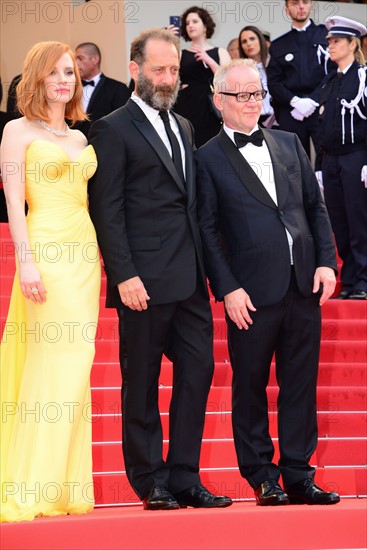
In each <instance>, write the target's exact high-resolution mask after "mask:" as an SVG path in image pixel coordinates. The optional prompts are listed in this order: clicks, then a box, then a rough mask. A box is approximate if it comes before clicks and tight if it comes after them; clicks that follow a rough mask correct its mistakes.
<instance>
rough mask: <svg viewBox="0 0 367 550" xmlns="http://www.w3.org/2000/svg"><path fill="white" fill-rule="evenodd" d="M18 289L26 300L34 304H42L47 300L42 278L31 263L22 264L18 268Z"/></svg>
mask: <svg viewBox="0 0 367 550" xmlns="http://www.w3.org/2000/svg"><path fill="white" fill-rule="evenodd" d="M19 279H20V287H21V289H22V292H23V295H24V297H25V298H27V300H32V302H34V303H35V304H36V303H37V302H38V303H39V304H43V303H44V302H46V300H47V296H46V294H47V291H46V289H45V287H44V285H43V282H42V277H41V274H40V272H39V271H38V269H37V267H36V266H35V264H34V263H33V262H29V263H27V262H24V263H21V264H20V267H19Z"/></svg>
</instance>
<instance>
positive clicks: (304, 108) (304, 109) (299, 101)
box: [291, 96, 319, 118]
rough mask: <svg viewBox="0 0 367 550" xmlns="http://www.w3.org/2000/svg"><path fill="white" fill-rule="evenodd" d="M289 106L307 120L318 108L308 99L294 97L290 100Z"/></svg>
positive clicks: (314, 102) (316, 104)
mask: <svg viewBox="0 0 367 550" xmlns="http://www.w3.org/2000/svg"><path fill="white" fill-rule="evenodd" d="M291 106H292V107H294V109H297V111H299V112H300V113H301V115H303V116H304V117H305V118H307V117H309V116H310V115H312V113H314V112H315V109H316V107H318V106H319V104H318V103H316V101H314V100H313V99H311V98H310V97H298V96H294V98H293V99H292V100H291Z"/></svg>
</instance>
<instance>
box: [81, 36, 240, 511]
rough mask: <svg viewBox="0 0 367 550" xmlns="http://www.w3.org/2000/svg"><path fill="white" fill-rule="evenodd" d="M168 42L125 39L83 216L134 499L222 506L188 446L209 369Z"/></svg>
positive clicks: (161, 505)
mask: <svg viewBox="0 0 367 550" xmlns="http://www.w3.org/2000/svg"><path fill="white" fill-rule="evenodd" d="M179 65H180V62H179V43H178V39H177V38H176V37H175V36H174V35H173V34H172V33H170V32H169V31H166V30H163V29H153V30H151V31H146V32H143V33H142V34H140V35H139V36H138V37H137V38H136V39H135V40H134V41H133V42H132V44H131V62H130V64H129V69H130V72H131V76H132V78H133V79H134V82H135V91H134V93H133V94H132V97H131V99H130V100H129V101H128V102H127V104H126V106H124V107H122V108H121V109H118V110H117V111H115V112H113V113H111V114H110V115H108V116H107V117H104V118H102V119H100V120H99V121H97V122H95V123H94V124H93V126H92V128H91V131H90V143H91V144H92V145H93V147H94V149H95V151H96V154H97V158H98V168H97V172H96V174H95V176H94V178H93V179H92V181H91V183H90V213H91V216H92V219H93V222H94V224H95V227H96V231H97V236H98V241H99V244H100V247H101V251H102V255H103V258H104V262H105V268H106V273H107V278H108V293H107V305H108V306H110V307H116V308H117V312H118V316H119V329H120V363H121V369H122V378H123V387H122V401H123V452H124V459H125V466H126V472H127V475H128V478H129V481H130V483H131V485H132V487H133V488H134V490H135V492H136V493H137V494H138V496H139V497H140V498H141V499H142V500H143V502H144V507H145V508H146V509H150V510H159V509H165V510H172V509H177V508H179V507H186V506H193V507H205V508H213V507H224V506H229V505H230V504H231V503H232V501H231V499H229V498H228V497H224V496H216V495H213V494H211V493H209V491H208V490H207V489H206V488H205V487H203V486H202V485H201V483H200V477H199V458H200V447H201V440H202V434H203V426H204V418H205V409H206V402H207V397H208V392H209V388H210V384H211V380H212V375H213V367H214V363H213V342H212V338H213V336H212V329H213V327H212V315H211V309H210V304H209V300H208V291H207V287H206V279H205V271H204V265H203V259H202V246H201V241H200V232H199V227H198V224H197V214H196V192H195V169H194V167H195V165H194V161H193V155H192V148H193V144H194V135H193V128H192V126H191V124H190V123H189V122H188V121H187V120H186V119H184V118H182V117H180V116H177V115H175V114H173V113H172V112H171V111H170V109H171V107H172V105H173V104H174V103H175V100H176V97H177V93H178V89H179ZM163 353H164V354H165V355H166V356H167V357H168V358H169V359H171V360H172V362H173V391H172V399H171V404H170V414H169V449H168V455H167V458H166V459H164V458H163V455H162V427H161V422H160V416H159V407H158V378H159V373H160V368H161V360H162V355H163Z"/></svg>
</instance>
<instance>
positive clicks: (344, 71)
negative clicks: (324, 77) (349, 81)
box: [338, 62, 353, 74]
mask: <svg viewBox="0 0 367 550" xmlns="http://www.w3.org/2000/svg"><path fill="white" fill-rule="evenodd" d="M352 65H353V62H352V63H351V64H350V65H348V67H345V69H343V70H342V71H338V73H343V74H345V73H346V72H347V71H349V69H350V68H351V66H352Z"/></svg>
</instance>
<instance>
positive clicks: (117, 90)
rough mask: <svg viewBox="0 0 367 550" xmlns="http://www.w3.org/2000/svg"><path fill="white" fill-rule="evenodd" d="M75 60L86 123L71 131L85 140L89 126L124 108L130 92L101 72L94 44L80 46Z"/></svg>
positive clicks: (121, 83) (124, 85) (98, 53)
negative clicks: (82, 136)
mask: <svg viewBox="0 0 367 550" xmlns="http://www.w3.org/2000/svg"><path fill="white" fill-rule="evenodd" d="M75 57H76V62H77V64H78V68H79V72H80V76H81V78H82V84H83V107H84V110H85V112H86V113H87V114H88V116H89V121H88V120H86V121H83V122H78V123H77V124H75V126H74V128H77V129H78V130H81V131H82V132H83V134H84V135H86V136H88V132H89V129H90V126H91V124H92V123H93V122H94V121H95V120H98V119H99V118H102V117H103V116H106V115H108V114H109V113H112V111H114V110H115V109H118V108H119V107H122V106H123V105H125V103H126V101H127V100H128V99H129V97H130V92H129V89H128V87H127V86H126V84H124V83H123V82H119V81H118V80H114V79H113V78H109V77H107V76H106V75H104V74H103V73H102V72H101V51H100V49H99V48H98V46H97V45H96V44H94V43H93V42H84V43H83V44H79V46H78V47H77V48H76V50H75Z"/></svg>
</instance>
